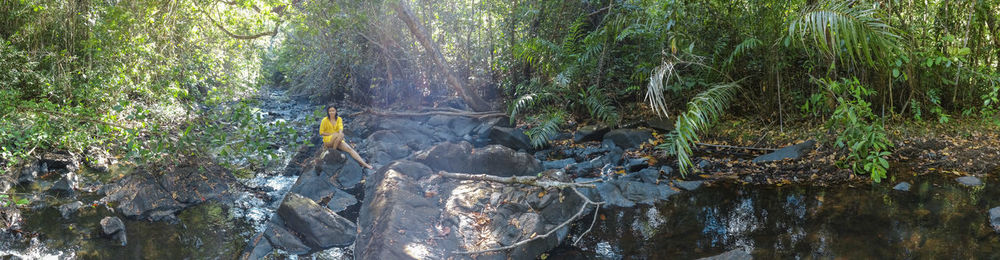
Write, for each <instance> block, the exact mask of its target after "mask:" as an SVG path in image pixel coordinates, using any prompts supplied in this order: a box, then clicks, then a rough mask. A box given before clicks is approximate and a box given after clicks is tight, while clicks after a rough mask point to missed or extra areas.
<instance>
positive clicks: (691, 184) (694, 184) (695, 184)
mask: <svg viewBox="0 0 1000 260" xmlns="http://www.w3.org/2000/svg"><path fill="white" fill-rule="evenodd" d="M702 183H703V181H674V185H677V187H679V188H681V189H684V190H686V191H693V190H697V189H698V188H701V184H702Z"/></svg>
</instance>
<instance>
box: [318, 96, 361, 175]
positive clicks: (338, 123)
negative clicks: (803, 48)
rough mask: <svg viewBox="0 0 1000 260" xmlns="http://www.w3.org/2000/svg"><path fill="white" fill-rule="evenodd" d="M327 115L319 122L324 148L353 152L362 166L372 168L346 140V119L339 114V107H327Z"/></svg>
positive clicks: (353, 156)
mask: <svg viewBox="0 0 1000 260" xmlns="http://www.w3.org/2000/svg"><path fill="white" fill-rule="evenodd" d="M326 113H327V114H326V117H324V118H323V121H322V122H320V123H319V135H321V136H323V148H325V149H339V150H341V151H345V152H347V153H348V154H351V158H354V160H355V161H358V163H360V164H361V167H365V168H368V169H372V166H371V165H369V164H368V163H366V162H365V160H363V159H361V156H360V155H358V152H356V151H354V148H351V145H349V144H347V142H346V141H344V120H343V119H341V118H340V117H339V116H337V108H334V107H333V105H330V106H327V107H326Z"/></svg>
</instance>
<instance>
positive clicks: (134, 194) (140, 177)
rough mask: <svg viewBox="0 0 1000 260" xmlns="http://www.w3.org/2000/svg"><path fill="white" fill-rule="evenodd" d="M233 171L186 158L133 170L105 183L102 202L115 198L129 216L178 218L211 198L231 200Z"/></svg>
mask: <svg viewBox="0 0 1000 260" xmlns="http://www.w3.org/2000/svg"><path fill="white" fill-rule="evenodd" d="M235 183H236V178H235V177H233V175H232V174H231V173H230V172H229V171H227V170H225V169H223V168H222V167H219V166H217V165H214V164H211V163H195V162H190V161H188V162H182V163H181V164H179V165H177V166H172V167H170V168H168V169H166V170H164V171H159V170H157V171H156V172H151V171H142V172H137V173H133V174H131V175H129V176H127V177H125V178H123V179H121V180H119V181H118V182H116V183H113V184H110V185H108V186H106V187H105V193H106V194H107V196H105V197H104V198H102V199H101V200H100V201H101V202H102V203H108V202H113V203H112V205H116V206H115V208H116V209H117V210H118V212H120V213H122V214H123V215H125V217H128V218H132V219H143V220H153V221H159V220H170V221H176V220H177V218H176V216H175V213H177V212H178V211H180V210H182V209H185V208H187V207H190V206H194V205H197V204H201V203H203V202H205V201H209V200H228V198H230V197H231V196H232V193H231V191H230V186H231V185H235Z"/></svg>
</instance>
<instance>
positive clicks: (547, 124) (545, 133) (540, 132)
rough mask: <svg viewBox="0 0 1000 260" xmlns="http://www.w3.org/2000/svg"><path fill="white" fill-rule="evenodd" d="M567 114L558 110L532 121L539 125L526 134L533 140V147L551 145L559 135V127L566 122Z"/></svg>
mask: <svg viewBox="0 0 1000 260" xmlns="http://www.w3.org/2000/svg"><path fill="white" fill-rule="evenodd" d="M565 119H566V112H565V111H562V110H558V109H554V110H550V111H549V112H547V113H544V114H541V115H538V116H537V117H534V118H533V119H532V120H531V121H534V122H537V123H538V124H537V125H536V126H535V127H532V128H531V129H528V130H527V131H525V132H524V134H526V135H528V138H530V139H531V145H532V146H534V147H536V148H537V147H542V146H545V145H546V144H548V143H549V140H552V138H553V137H555V136H556V135H557V134H558V133H559V125H561V124H562V122H565Z"/></svg>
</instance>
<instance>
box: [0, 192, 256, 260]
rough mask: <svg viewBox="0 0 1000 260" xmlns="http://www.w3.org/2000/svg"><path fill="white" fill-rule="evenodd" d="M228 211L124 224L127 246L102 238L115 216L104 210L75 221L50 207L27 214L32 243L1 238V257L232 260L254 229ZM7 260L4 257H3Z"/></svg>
mask: <svg viewBox="0 0 1000 260" xmlns="http://www.w3.org/2000/svg"><path fill="white" fill-rule="evenodd" d="M226 211H227V210H226V209H225V208H224V206H221V205H218V204H214V203H208V204H202V205H198V206H195V207H192V208H189V209H186V210H184V211H182V212H181V213H180V214H178V218H179V219H180V221H179V223H178V224H170V223H167V222H148V221H141V220H128V219H123V220H124V222H125V230H126V234H127V243H126V245H124V246H122V245H121V244H120V243H118V242H117V241H112V240H110V239H106V238H102V237H101V236H100V228H101V227H100V224H99V223H100V221H101V218H103V217H104V216H114V215H115V214H114V213H111V212H109V211H108V210H107V209H106V208H104V207H103V206H98V207H84V208H83V209H81V210H80V211H79V212H78V214H77V215H76V216H75V217H73V218H72V219H63V218H62V216H61V215H60V213H59V210H57V209H54V208H52V207H47V208H45V209H42V210H38V211H26V212H25V213H24V227H25V228H24V229H25V230H26V231H28V232H33V233H36V234H38V235H37V236H36V237H34V238H32V239H11V237H4V238H0V256H3V255H12V256H17V257H20V258H25V259H232V258H235V257H236V256H237V255H239V254H240V253H241V252H242V251H241V250H242V249H243V246H244V245H245V244H246V240H247V239H248V238H249V235H250V232H248V231H250V230H252V227H250V225H248V224H246V223H245V222H243V221H240V220H239V219H234V218H231V217H229V216H227V212H226ZM0 258H2V257H0Z"/></svg>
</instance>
